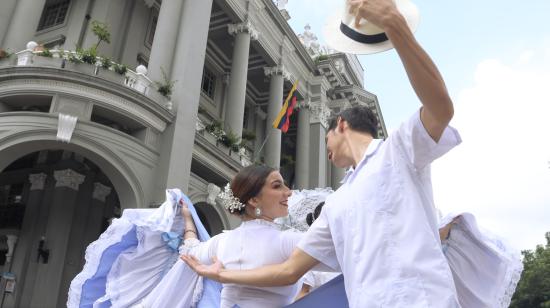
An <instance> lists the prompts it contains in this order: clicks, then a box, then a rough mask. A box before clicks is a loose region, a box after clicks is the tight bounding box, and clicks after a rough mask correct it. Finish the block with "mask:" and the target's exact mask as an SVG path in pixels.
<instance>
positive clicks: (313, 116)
mask: <svg viewBox="0 0 550 308" xmlns="http://www.w3.org/2000/svg"><path fill="white" fill-rule="evenodd" d="M310 109H311V113H310V118H309V119H310V123H321V125H323V127H325V128H328V120H329V119H330V115H331V111H330V108H328V107H327V106H325V104H315V105H311V107H310Z"/></svg>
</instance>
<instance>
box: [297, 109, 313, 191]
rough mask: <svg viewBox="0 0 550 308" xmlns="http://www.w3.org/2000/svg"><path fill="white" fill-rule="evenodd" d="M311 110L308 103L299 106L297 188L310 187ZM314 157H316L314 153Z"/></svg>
mask: <svg viewBox="0 0 550 308" xmlns="http://www.w3.org/2000/svg"><path fill="white" fill-rule="evenodd" d="M309 108H310V104H309V103H308V102H300V104H299V105H298V110H299V111H298V135H297V137H296V170H295V172H294V174H295V175H296V188H298V189H306V188H310V187H309V156H310V151H309V143H310V133H309V129H310V128H309V125H310V124H309ZM313 155H315V154H314V153H313Z"/></svg>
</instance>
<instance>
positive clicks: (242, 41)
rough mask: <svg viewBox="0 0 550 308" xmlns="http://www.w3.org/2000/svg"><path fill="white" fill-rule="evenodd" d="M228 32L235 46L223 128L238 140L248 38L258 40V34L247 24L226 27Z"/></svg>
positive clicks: (240, 128) (241, 115)
mask: <svg viewBox="0 0 550 308" xmlns="http://www.w3.org/2000/svg"><path fill="white" fill-rule="evenodd" d="M228 31H229V34H231V35H233V36H235V44H234V46H233V60H232V62H231V75H230V77H229V91H228V95H227V102H228V104H229V105H228V108H226V113H225V125H224V126H225V130H226V132H232V133H233V134H235V135H236V136H237V137H239V138H240V137H241V135H242V132H243V116H244V107H245V98H246V81H247V76H248V55H249V51H250V38H253V39H258V33H257V32H256V30H254V29H253V28H252V26H251V25H250V23H249V22H245V23H240V24H231V25H229V26H228Z"/></svg>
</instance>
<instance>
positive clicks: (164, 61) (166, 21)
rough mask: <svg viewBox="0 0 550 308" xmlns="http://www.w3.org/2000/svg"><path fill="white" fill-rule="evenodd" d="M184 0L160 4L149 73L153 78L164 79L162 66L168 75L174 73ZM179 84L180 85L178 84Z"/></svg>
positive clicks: (165, 1) (173, 0)
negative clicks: (173, 63)
mask: <svg viewBox="0 0 550 308" xmlns="http://www.w3.org/2000/svg"><path fill="white" fill-rule="evenodd" d="M183 2H185V1H182V0H163V1H162V4H161V6H160V11H159V17H158V21H157V29H156V30H155V39H154V40H153V46H152V47H151V56H150V57H149V66H148V73H147V75H148V76H149V78H150V79H151V80H156V81H161V80H163V78H162V77H163V76H162V71H161V68H162V69H163V70H164V71H165V72H166V74H167V75H168V76H170V75H171V73H172V61H173V59H174V52H175V50H176V42H177V37H178V31H179V29H180V28H179V25H180V19H181V15H182V11H181V8H182V3H183ZM176 86H179V85H176Z"/></svg>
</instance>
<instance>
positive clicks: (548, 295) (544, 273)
mask: <svg viewBox="0 0 550 308" xmlns="http://www.w3.org/2000/svg"><path fill="white" fill-rule="evenodd" d="M545 236H546V245H537V248H535V250H533V251H532V250H524V251H522V252H521V253H522V254H523V273H522V274H521V279H520V281H519V283H518V286H517V288H516V293H515V294H514V297H513V298H512V303H511V305H510V307H512V308H536V307H542V308H550V232H547V233H546V235H545Z"/></svg>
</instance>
